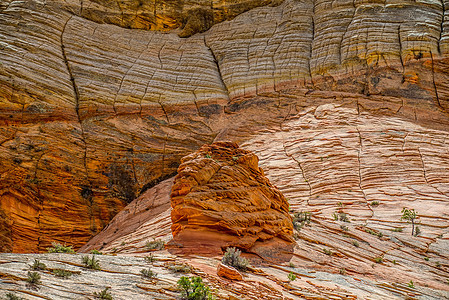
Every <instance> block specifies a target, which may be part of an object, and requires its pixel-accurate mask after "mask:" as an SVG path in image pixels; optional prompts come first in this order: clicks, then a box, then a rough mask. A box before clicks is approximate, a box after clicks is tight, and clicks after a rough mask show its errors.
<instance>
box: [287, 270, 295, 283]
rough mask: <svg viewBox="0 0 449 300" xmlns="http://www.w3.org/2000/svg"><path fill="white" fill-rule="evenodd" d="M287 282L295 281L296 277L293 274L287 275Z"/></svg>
mask: <svg viewBox="0 0 449 300" xmlns="http://www.w3.org/2000/svg"><path fill="white" fill-rule="evenodd" d="M287 277H288V281H295V280H296V275H295V274H294V273H293V272H290V273H288V276H287Z"/></svg>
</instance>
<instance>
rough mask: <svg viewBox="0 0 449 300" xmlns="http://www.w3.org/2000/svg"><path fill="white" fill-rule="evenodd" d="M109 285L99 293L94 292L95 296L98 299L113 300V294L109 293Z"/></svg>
mask: <svg viewBox="0 0 449 300" xmlns="http://www.w3.org/2000/svg"><path fill="white" fill-rule="evenodd" d="M109 289H110V288H109V287H107V288H105V289H104V290H102V291H101V292H99V293H97V292H94V297H95V298H97V299H106V300H112V295H111V294H110V293H109Z"/></svg>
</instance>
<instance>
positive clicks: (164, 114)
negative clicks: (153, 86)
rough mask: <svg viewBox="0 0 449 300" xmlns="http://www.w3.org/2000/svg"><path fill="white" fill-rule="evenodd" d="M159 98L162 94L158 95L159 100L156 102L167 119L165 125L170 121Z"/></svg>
mask: <svg viewBox="0 0 449 300" xmlns="http://www.w3.org/2000/svg"><path fill="white" fill-rule="evenodd" d="M161 98H162V94H159V100H158V101H157V103H159V105H160V106H161V109H162V111H163V112H164V115H165V118H166V119H167V123H168V124H170V119H169V118H168V114H167V111H166V110H165V107H164V105H163V104H162V101H161Z"/></svg>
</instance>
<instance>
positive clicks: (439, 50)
mask: <svg viewBox="0 0 449 300" xmlns="http://www.w3.org/2000/svg"><path fill="white" fill-rule="evenodd" d="M441 6H442V8H443V12H442V14H441V23H440V36H439V38H438V42H437V46H438V54H440V55H441V48H440V47H441V37H442V36H443V30H444V14H445V13H446V6H445V4H444V0H441Z"/></svg>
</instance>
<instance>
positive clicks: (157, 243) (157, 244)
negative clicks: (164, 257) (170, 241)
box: [145, 239, 165, 250]
mask: <svg viewBox="0 0 449 300" xmlns="http://www.w3.org/2000/svg"><path fill="white" fill-rule="evenodd" d="M164 245H165V242H164V241H162V240H159V239H157V240H154V239H153V240H152V241H151V242H147V244H146V245H145V247H146V248H147V249H148V250H161V249H164Z"/></svg>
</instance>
